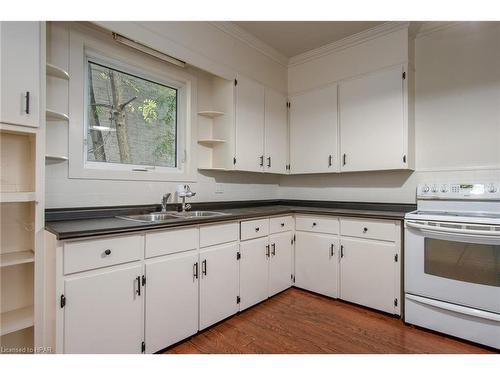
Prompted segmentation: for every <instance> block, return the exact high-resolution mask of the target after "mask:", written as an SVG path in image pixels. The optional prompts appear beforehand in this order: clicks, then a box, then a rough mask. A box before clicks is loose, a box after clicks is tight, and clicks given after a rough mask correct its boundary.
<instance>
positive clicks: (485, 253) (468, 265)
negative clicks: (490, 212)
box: [424, 238, 500, 286]
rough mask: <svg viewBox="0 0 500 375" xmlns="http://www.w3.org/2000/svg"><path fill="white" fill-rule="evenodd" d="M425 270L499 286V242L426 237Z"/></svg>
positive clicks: (458, 278)
mask: <svg viewBox="0 0 500 375" xmlns="http://www.w3.org/2000/svg"><path fill="white" fill-rule="evenodd" d="M424 272H425V273H426V274H429V275H434V276H439V277H445V278H447V279H453V280H459V281H465V282H468V283H474V284H482V285H491V286H500V245H483V244H475V243H465V242H454V241H445V240H437V239H434V238H426V239H425V265H424Z"/></svg>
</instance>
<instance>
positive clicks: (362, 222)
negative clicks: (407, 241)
mask: <svg viewBox="0 0 500 375" xmlns="http://www.w3.org/2000/svg"><path fill="white" fill-rule="evenodd" d="M340 234H341V235H342V236H350V237H359V238H370V239H373V240H383V241H395V240H396V228H395V224H394V222H393V221H389V220H366V219H341V220H340Z"/></svg>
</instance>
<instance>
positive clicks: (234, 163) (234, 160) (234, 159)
mask: <svg viewBox="0 0 500 375" xmlns="http://www.w3.org/2000/svg"><path fill="white" fill-rule="evenodd" d="M233 165H236V157H234V158H233Z"/></svg>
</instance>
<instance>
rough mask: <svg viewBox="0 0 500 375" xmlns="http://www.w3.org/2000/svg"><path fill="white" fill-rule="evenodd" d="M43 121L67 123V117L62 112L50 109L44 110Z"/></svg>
mask: <svg viewBox="0 0 500 375" xmlns="http://www.w3.org/2000/svg"><path fill="white" fill-rule="evenodd" d="M45 119H46V120H47V121H69V116H68V115H67V114H65V113H62V112H57V111H53V110H51V109H46V110H45Z"/></svg>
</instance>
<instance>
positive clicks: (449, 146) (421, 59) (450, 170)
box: [279, 22, 500, 203]
mask: <svg viewBox="0 0 500 375" xmlns="http://www.w3.org/2000/svg"><path fill="white" fill-rule="evenodd" d="M499 43H500V23H498V22H497V23H484V22H483V23H477V22H474V23H460V24H456V25H453V26H451V27H448V28H443V29H439V30H435V31H434V32H432V33H427V34H423V35H420V36H418V37H417V38H416V40H415V79H416V91H415V132H416V145H415V147H416V150H415V151H416V171H415V172H413V173H411V172H400V171H391V172H373V173H347V174H341V175H317V176H286V177H282V178H281V180H280V185H281V186H280V190H279V194H280V196H282V197H284V198H293V199H329V200H343V201H378V202H407V203H413V202H415V188H416V184H417V183H418V182H425V181H430V182H433V181H444V182H446V181H457V180H469V181H470V180H476V179H478V180H484V181H500V47H499V46H500V44H499ZM354 48H358V47H354ZM308 64H311V63H308ZM310 66H311V68H314V67H315V66H316V65H314V64H312V65H310ZM302 74H307V73H302ZM311 74H313V73H312V72H311ZM314 75H318V72H317V71H315V72H314ZM325 76H328V73H325ZM290 87H291V89H292V90H293V88H294V87H295V86H294V85H293V84H292V82H290Z"/></svg>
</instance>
